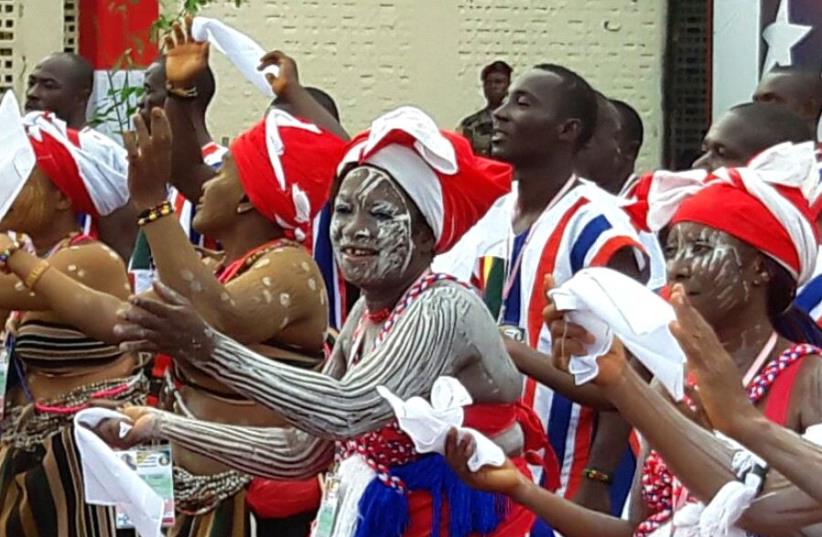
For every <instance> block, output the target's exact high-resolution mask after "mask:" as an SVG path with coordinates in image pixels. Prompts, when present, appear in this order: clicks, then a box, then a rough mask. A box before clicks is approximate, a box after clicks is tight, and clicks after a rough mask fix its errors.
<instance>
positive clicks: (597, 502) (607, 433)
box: [574, 248, 650, 513]
mask: <svg viewBox="0 0 822 537" xmlns="http://www.w3.org/2000/svg"><path fill="white" fill-rule="evenodd" d="M646 261H647V260H646ZM608 268H611V269H614V270H616V271H618V272H621V273H622V274H625V275H627V276H630V277H631V278H633V279H635V280H637V281H639V282H643V283H644V282H647V281H648V278H649V277H650V265H649V264H648V263H647V262H646V263H645V268H644V270H640V269H639V266H638V265H637V262H636V256H635V255H634V252H633V248H622V249H621V250H619V251H617V252H616V253H615V254H614V256H613V257H611V259H610V261H609V262H608ZM633 363H634V364H635V366H638V367H640V368H641V366H640V365H639V364H638V363H637V362H636V361H635V360H634V361H633ZM592 387H594V386H593V385H592ZM599 395H600V396H601V395H602V394H601V393H599ZM603 407H604V408H605V409H608V407H611V405H610V402H609V404H606V405H603V406H598V407H597V410H600V412H598V413H597V428H596V431H595V433H594V438H593V440H592V442H591V453H590V455H589V456H588V465H587V466H588V468H593V469H595V470H598V471H600V472H603V473H605V474H608V475H611V476H613V475H614V474H615V473H616V470H617V469H618V468H619V463H620V462H621V461H622V457H623V456H624V455H625V449H627V447H628V437H629V436H630V434H631V430H632V429H633V427H631V425H630V424H628V422H626V421H625V420H624V419H623V418H622V417H621V416H620V415H619V413H617V412H602V411H601V410H602V409H603ZM611 408H612V407H611ZM615 448H616V449H615ZM574 501H575V502H577V503H579V504H580V505H582V506H585V507H587V508H589V509H594V510H596V511H601V512H604V513H607V512H610V510H611V496H610V494H609V485H608V484H607V483H605V482H603V481H595V480H592V479H588V478H583V480H582V483H581V484H580V488H579V490H577V493H576V495H575V496H574Z"/></svg>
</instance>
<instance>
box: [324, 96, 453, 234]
mask: <svg viewBox="0 0 822 537" xmlns="http://www.w3.org/2000/svg"><path fill="white" fill-rule="evenodd" d="M392 131H403V132H405V133H408V134H409V135H411V136H412V137H413V138H414V140H415V142H414V144H413V149H411V148H409V147H406V146H403V145H399V144H390V145H387V146H385V147H383V148H381V149H379V150H378V151H377V152H376V153H373V154H372V151H373V149H374V148H375V147H377V145H378V144H379V143H380V142H381V141H382V140H383V139H384V138H385V137H386V136H387V135H388V134H389V133H390V132H392ZM363 156H365V159H363ZM352 163H360V164H372V165H374V166H377V167H378V168H382V169H383V170H385V171H387V172H388V173H390V174H391V176H392V177H393V178H394V179H395V180H396V181H397V182H398V183H399V184H400V186H401V187H402V188H403V190H405V192H406V193H407V194H408V195H409V196H410V197H411V199H413V200H414V202H415V203H416V204H417V206H418V207H419V209H420V212H421V213H422V215H423V217H424V218H425V221H426V222H428V225H430V226H431V229H432V230H433V232H434V236H435V237H436V238H437V239H438V240H439V238H440V237H441V236H442V230H443V201H442V185H441V184H440V178H439V175H443V176H448V175H455V174H456V173H457V172H458V171H459V167H458V165H457V156H456V152H455V151H454V146H452V145H451V142H450V141H449V140H448V138H446V137H445V136H443V135H442V133H441V132H440V130H439V129H438V128H437V125H436V123H434V120H433V119H431V118H430V117H429V116H428V115H426V114H425V112H423V111H422V110H420V109H418V108H414V107H411V106H403V107H400V108H397V109H396V110H394V111H392V112H388V113H387V114H384V115H382V116H380V117H379V118H377V119H376V120H374V122H373V123H372V124H371V129H370V131H369V135H368V138H367V139H366V140H364V141H363V142H361V143H359V144H357V145H355V146H354V147H352V148H351V149H349V151H348V153H347V154H346V155H345V157H343V160H342V162H341V163H340V165H339V167H338V168H337V173H338V175H339V174H340V173H342V171H343V170H344V169H345V167H346V166H348V165H349V164H352Z"/></svg>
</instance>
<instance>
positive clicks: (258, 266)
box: [254, 259, 271, 269]
mask: <svg viewBox="0 0 822 537" xmlns="http://www.w3.org/2000/svg"><path fill="white" fill-rule="evenodd" d="M269 263H271V260H270V259H262V260H260V261H259V262H258V263H257V264H255V265H254V268H255V269H261V268H263V267H267V266H268V265H269Z"/></svg>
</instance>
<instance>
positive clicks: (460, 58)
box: [203, 0, 667, 168]
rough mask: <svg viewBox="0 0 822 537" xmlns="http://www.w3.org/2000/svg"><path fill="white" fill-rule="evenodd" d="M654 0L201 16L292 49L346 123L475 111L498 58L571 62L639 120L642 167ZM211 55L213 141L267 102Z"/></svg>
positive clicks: (659, 41) (427, 1)
mask: <svg viewBox="0 0 822 537" xmlns="http://www.w3.org/2000/svg"><path fill="white" fill-rule="evenodd" d="M666 4H667V2H665V1H664V0H633V1H629V0H248V3H246V4H245V5H244V6H243V7H241V8H239V9H238V8H235V7H234V6H233V0H228V1H217V2H216V3H215V5H213V6H212V7H209V8H208V9H207V10H206V11H204V12H203V15H206V16H213V17H217V18H220V19H221V20H223V21H224V22H226V23H228V24H231V25H233V26H235V27H237V28H239V29H242V30H243V31H245V32H247V33H248V34H250V35H251V36H252V37H254V38H255V39H256V40H257V41H258V42H259V43H260V44H261V45H262V46H263V48H266V49H273V48H282V49H283V50H285V51H286V52H288V53H289V54H291V55H292V56H294V57H295V58H296V59H297V60H298V62H299V67H300V74H301V78H302V80H303V83H305V84H309V85H316V86H319V87H321V88H323V89H325V90H327V91H328V92H329V93H331V94H332V95H333V96H334V98H335V99H336V100H337V102H338V105H339V106H340V110H341V112H342V116H343V117H342V119H343V122H344V124H345V126H346V127H347V128H348V129H349V131H352V132H353V131H357V130H360V129H363V128H365V127H367V126H368V124H369V122H370V120H371V119H373V118H374V117H375V116H377V115H378V114H380V113H381V112H384V111H386V110H389V109H391V108H392V107H395V106H397V105H400V104H415V105H417V106H419V107H421V108H423V109H424V110H426V111H427V112H429V113H430V114H432V115H433V116H434V118H435V119H436V120H437V122H438V123H439V124H440V126H442V127H448V128H453V127H455V126H456V125H457V123H458V122H459V120H460V118H462V117H463V116H465V115H467V114H469V113H471V112H473V111H475V110H477V109H479V108H480V107H481V106H482V105H483V99H482V96H481V92H480V87H479V81H478V79H479V71H480V69H481V67H482V66H483V65H485V64H487V63H488V62H490V61H492V60H494V59H497V58H501V59H504V60H506V61H508V62H509V63H511V64H512V65H513V66H514V68H515V69H516V70H518V71H522V70H523V69H525V68H527V67H528V66H530V65H533V64H535V63H539V62H545V61H549V62H556V63H561V64H564V65H567V66H569V67H571V68H573V69H576V70H578V71H579V72H580V73H581V74H582V75H584V76H585V77H587V78H588V79H589V80H590V81H591V83H592V84H593V85H594V86H595V87H597V88H598V89H600V90H601V91H603V92H604V93H606V94H607V95H609V96H614V97H618V98H620V99H624V100H626V101H628V102H630V103H632V104H633V105H634V106H635V107H637V108H638V110H639V111H640V113H641V114H642V117H643V119H644V121H645V123H646V130H647V136H646V139H647V143H646V146H645V149H644V151H643V155H642V159H641V163H640V164H641V167H642V168H648V167H650V166H653V165H656V164H657V163H658V162H659V156H660V135H661V133H660V131H661V128H660V127H661V125H660V122H661V102H662V99H661V95H662V93H661V74H662V61H663V53H664V49H665V20H666V10H665V6H666ZM218 56H219V54H217V53H215V54H214V60H213V65H215V68H216V73H217V76H218V78H219V80H218V96H217V98H216V100H215V103H214V105H213V106H212V109H213V110H212V112H211V117H210V121H211V124H212V130H213V131H214V134H215V135H216V137H218V138H220V137H223V136H234V135H235V134H237V133H238V132H239V131H240V130H242V129H243V128H244V127H246V126H248V125H250V124H251V123H252V122H253V121H254V120H255V119H256V118H258V117H259V116H260V114H261V113H262V111H263V110H264V108H265V106H266V102H265V99H263V98H262V97H261V96H260V94H259V93H257V92H256V90H255V89H254V88H253V87H252V86H251V85H250V84H248V83H247V82H245V81H244V80H242V79H241V78H240V77H239V76H237V75H236V74H235V73H234V72H233V71H232V70H231V68H230V67H229V66H228V65H227V63H226V61H225V59H224V58H222V57H218Z"/></svg>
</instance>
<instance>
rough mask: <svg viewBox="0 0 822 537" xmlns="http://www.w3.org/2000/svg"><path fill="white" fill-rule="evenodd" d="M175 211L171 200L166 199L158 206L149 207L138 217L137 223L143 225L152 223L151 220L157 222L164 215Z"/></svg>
mask: <svg viewBox="0 0 822 537" xmlns="http://www.w3.org/2000/svg"><path fill="white" fill-rule="evenodd" d="M173 212H174V208H173V207H172V206H171V202H170V201H168V200H166V201H164V202H163V203H161V204H159V205H157V206H156V207H152V208H151V209H147V210H145V211H143V212H142V213H140V217H139V218H138V219H137V225H138V226H140V227H142V226H144V225H146V224H150V223H151V222H155V221H157V220H159V219H160V218H162V217H164V216H168V215H170V214H172V213H173Z"/></svg>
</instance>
